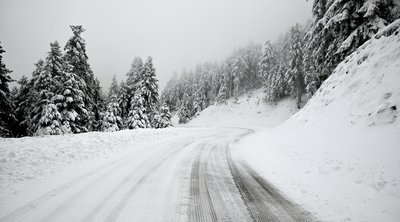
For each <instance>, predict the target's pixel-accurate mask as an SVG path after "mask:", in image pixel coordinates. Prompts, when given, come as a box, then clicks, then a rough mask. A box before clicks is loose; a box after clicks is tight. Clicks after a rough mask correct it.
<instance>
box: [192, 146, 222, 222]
mask: <svg viewBox="0 0 400 222" xmlns="http://www.w3.org/2000/svg"><path fill="white" fill-rule="evenodd" d="M200 146H201V147H200V151H199V154H198V155H197V158H196V160H195V161H194V163H193V165H192V174H191V178H190V180H191V183H190V197H191V206H192V208H191V211H190V221H199V222H206V221H217V215H216V212H215V210H214V206H213V203H212V200H211V196H210V192H209V190H208V186H207V181H206V178H205V175H206V174H207V172H206V170H207V169H206V167H207V166H206V163H205V160H204V159H205V158H204V153H205V152H206V151H208V153H210V152H211V151H210V150H206V147H207V145H206V144H201V145H200ZM208 156H209V155H207V157H208Z"/></svg>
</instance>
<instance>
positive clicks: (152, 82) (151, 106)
mask: <svg viewBox="0 0 400 222" xmlns="http://www.w3.org/2000/svg"><path fill="white" fill-rule="evenodd" d="M142 75H143V76H142V79H141V81H140V93H141V96H142V97H143V105H144V108H145V112H146V114H147V116H148V117H149V119H150V122H151V123H152V122H153V118H154V115H155V114H156V113H157V110H158V83H157V82H158V80H157V79H156V71H155V68H154V67H153V59H152V58H151V57H148V58H147V60H146V62H145V63H144V66H143V74H142Z"/></svg>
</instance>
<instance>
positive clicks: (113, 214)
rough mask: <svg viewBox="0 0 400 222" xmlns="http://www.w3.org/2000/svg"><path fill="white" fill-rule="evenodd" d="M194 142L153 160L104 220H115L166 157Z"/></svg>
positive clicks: (92, 216)
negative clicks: (157, 159)
mask: <svg viewBox="0 0 400 222" xmlns="http://www.w3.org/2000/svg"><path fill="white" fill-rule="evenodd" d="M215 135H220V134H212V135H208V136H203V137H200V138H197V140H202V139H205V138H208V137H213V136H215ZM195 142H197V141H196V140H192V141H190V142H188V143H186V144H184V145H183V146H179V147H177V148H176V149H174V150H173V151H171V152H169V153H168V154H167V155H166V156H164V157H163V158H161V160H159V161H155V163H153V164H152V165H151V167H150V168H149V169H148V170H147V171H146V173H145V174H144V175H143V176H141V177H140V178H139V179H138V181H137V182H136V183H135V184H134V185H132V186H131V187H130V189H129V190H128V191H127V192H126V193H125V194H124V195H123V197H122V198H121V199H120V200H119V201H118V203H117V204H116V205H115V206H114V207H113V208H112V210H111V212H110V213H109V214H108V215H107V217H106V218H105V221H107V222H111V221H116V220H117V219H118V217H119V215H120V214H121V212H122V211H123V210H124V208H125V207H126V205H127V204H128V202H129V201H130V200H131V199H132V198H133V196H134V195H135V193H136V192H137V191H138V190H139V189H140V187H141V186H143V184H144V183H145V181H146V180H147V179H148V178H149V177H150V176H151V174H153V173H154V172H155V171H156V170H157V169H158V168H160V166H161V165H162V164H163V163H164V162H165V161H166V160H167V159H169V158H171V157H172V156H174V155H175V154H177V153H178V152H179V151H181V150H183V149H184V148H186V147H188V146H189V145H191V144H193V143H195ZM135 172H136V171H133V172H132V173H133V174H135ZM119 188H120V186H116V189H119ZM109 195H110V197H109V198H111V196H112V195H113V192H110V194H109ZM106 203H107V198H106V199H105V200H104V201H103V202H102V204H101V205H99V206H98V207H97V208H96V209H95V211H94V212H93V213H92V214H91V215H90V216H89V217H88V218H85V220H83V221H90V220H93V219H94V216H95V214H96V213H98V212H100V211H101V208H103V207H104V205H105V204H106ZM99 208H100V209H99Z"/></svg>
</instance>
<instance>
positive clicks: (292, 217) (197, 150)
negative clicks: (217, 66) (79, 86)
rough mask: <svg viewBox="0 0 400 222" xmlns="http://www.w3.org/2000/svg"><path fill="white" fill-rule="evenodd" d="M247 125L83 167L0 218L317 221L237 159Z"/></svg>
mask: <svg viewBox="0 0 400 222" xmlns="http://www.w3.org/2000/svg"><path fill="white" fill-rule="evenodd" d="M250 133H252V130H249V129H240V128H223V129H210V130H204V129H199V133H198V135H197V136H188V137H186V138H180V139H178V140H172V141H169V142H167V143H164V144H159V145H157V146H153V147H151V148H148V149H144V150H142V151H140V152H137V153H135V155H130V156H126V157H124V158H123V159H119V160H116V161H114V162H111V163H108V164H107V165H104V166H102V167H100V168H97V169H96V170H94V171H91V172H88V173H85V174H83V175H80V176H79V177H76V178H75V179H73V180H71V181H69V182H68V183H65V184H64V185H62V186H59V187H57V188H55V189H53V190H50V191H48V192H47V193H44V194H43V195H41V196H39V197H37V198H35V199H33V200H29V201H27V202H26V203H24V204H23V205H22V206H20V207H19V208H18V209H15V210H13V211H11V212H9V213H6V214H5V215H0V221H51V222H53V221H110V222H111V221H140V222H142V221H173V222H175V221H204V222H205V221H314V218H313V217H312V215H310V214H309V213H307V212H306V211H305V210H303V209H302V208H301V207H300V206H298V205H296V204H295V203H293V202H291V201H289V200H288V199H287V198H286V197H285V196H284V195H282V194H281V193H280V192H279V191H278V190H277V189H276V188H275V187H274V186H272V185H271V184H270V183H268V182H267V181H266V180H265V179H263V178H261V177H260V175H259V174H258V173H257V172H256V171H254V170H253V169H252V168H251V167H250V166H249V165H248V164H247V163H245V162H244V161H243V160H241V159H240V157H239V155H238V153H237V152H236V150H235V146H234V144H235V143H236V142H237V141H238V140H240V138H242V137H244V136H246V135H248V134H250Z"/></svg>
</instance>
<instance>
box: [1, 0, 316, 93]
mask: <svg viewBox="0 0 400 222" xmlns="http://www.w3.org/2000/svg"><path fill="white" fill-rule="evenodd" d="M310 16H311V3H310V2H306V1H305V0H198V1H194V0H169V1H165V0H134V1H129V0H114V1H106V0H96V1H79V0H69V1H54V0H35V1H29V0H26V1H23V0H0V41H1V45H2V46H3V48H4V49H5V50H6V53H5V54H4V61H5V63H6V65H7V67H8V68H9V69H11V70H13V73H12V74H11V76H12V78H13V79H19V78H20V77H21V76H22V75H26V76H28V77H30V76H31V73H32V71H33V69H34V63H35V62H36V61H37V60H38V59H39V58H45V57H46V53H47V52H48V51H49V50H50V46H49V44H50V42H53V41H55V40H58V41H59V42H60V44H61V45H62V46H64V45H65V43H66V41H67V40H68V38H69V37H70V36H71V35H72V32H71V30H70V28H69V25H72V24H74V25H75V24H81V25H83V26H84V28H85V29H86V32H84V33H83V35H82V36H83V38H85V39H86V43H87V54H88V56H89V62H90V64H91V67H92V69H93V71H94V73H95V76H96V77H98V78H99V79H100V81H101V83H102V86H103V88H105V90H107V89H108V87H109V84H110V83H111V79H112V76H113V75H114V74H115V75H117V79H118V81H121V80H123V79H125V74H126V72H127V71H128V70H129V68H130V65H131V62H132V60H133V58H134V57H135V56H140V57H142V58H143V59H144V58H145V57H147V56H152V57H153V62H154V65H155V67H156V73H157V77H158V79H159V80H160V82H159V83H160V87H161V88H162V87H164V86H165V84H166V82H167V81H168V79H169V77H170V76H171V75H172V73H173V72H174V71H178V72H179V71H181V70H182V69H184V68H187V69H191V68H194V66H195V65H196V64H197V63H200V62H204V61H213V60H221V59H223V58H224V57H226V56H227V55H229V54H230V53H231V52H232V50H233V49H234V48H236V47H240V46H245V45H246V44H248V42H249V41H253V42H257V43H263V42H265V41H266V40H268V39H271V40H276V39H277V38H278V36H279V34H281V33H282V32H284V31H286V30H287V29H288V28H289V27H290V26H291V25H293V24H295V23H296V22H299V23H304V22H305V21H306V20H307V19H309V18H310Z"/></svg>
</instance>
